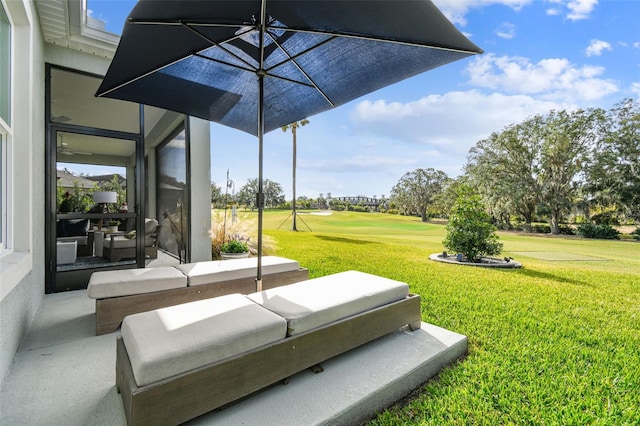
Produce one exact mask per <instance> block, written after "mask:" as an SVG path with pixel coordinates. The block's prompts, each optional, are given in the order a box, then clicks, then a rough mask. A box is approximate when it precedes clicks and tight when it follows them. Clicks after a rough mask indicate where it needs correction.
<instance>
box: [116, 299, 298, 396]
mask: <svg viewBox="0 0 640 426" xmlns="http://www.w3.org/2000/svg"><path fill="white" fill-rule="evenodd" d="M286 331H287V323H286V321H285V320H284V318H281V317H280V316H278V315H276V314H274V313H273V312H270V311H268V310H266V309H264V308H263V307H262V306H260V305H258V304H256V303H254V302H253V301H251V300H249V299H248V298H247V297H246V296H242V295H240V294H231V295H227V296H221V297H214V298H212V299H205V300H199V301H196V302H190V303H184V304H182V305H176V306H171V307H169V308H163V309H158V310H155V311H149V312H143V313H140V314H135V315H129V316H127V317H126V318H125V319H124V321H123V322H122V338H123V340H124V344H125V346H126V348H127V353H128V354H129V359H130V360H131V367H132V369H133V376H134V378H135V379H136V383H137V384H138V386H144V385H147V384H149V383H153V382H156V381H158V380H162V379H165V378H167V377H171V376H174V375H176V374H180V373H183V372H186V371H190V370H193V369H195V368H198V367H201V366H203V365H206V364H209V363H213V362H217V361H219V360H222V359H224V358H228V357H231V356H233V355H237V354H240V353H243V352H246V351H250V350H252V349H255V348H258V347H260V346H263V345H266V344H269V343H272V342H275V341H278V340H280V339H283V338H285V336H286Z"/></svg>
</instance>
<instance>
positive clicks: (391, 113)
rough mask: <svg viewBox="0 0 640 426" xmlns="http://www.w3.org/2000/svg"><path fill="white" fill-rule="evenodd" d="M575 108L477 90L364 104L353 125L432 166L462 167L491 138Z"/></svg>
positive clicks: (358, 107) (357, 109) (356, 111)
mask: <svg viewBox="0 0 640 426" xmlns="http://www.w3.org/2000/svg"><path fill="white" fill-rule="evenodd" d="M573 108H575V106H573V105H571V104H562V103H557V102H552V101H544V100H538V99H535V98H533V97H530V96H526V95H512V96H509V95H504V94H500V93H494V94H490V95H486V94H482V93H480V92H479V91H476V90H471V91H466V92H449V93H447V94H444V95H430V96H426V97H423V98H421V99H419V100H416V101H413V102H408V103H400V102H387V101H384V100H376V101H363V102H360V103H358V104H357V105H356V107H355V109H354V110H353V111H352V112H351V115H350V120H351V123H352V124H353V126H354V128H355V129H356V131H358V132H359V133H360V134H364V135H376V136H377V137H386V138H388V139H389V140H394V141H402V142H403V143H409V144H421V145H424V146H425V152H429V153H430V154H429V157H430V158H431V160H437V161H439V162H443V161H446V162H447V163H450V164H457V165H461V164H464V163H465V158H466V154H467V153H468V151H469V148H471V147H472V146H473V145H475V144H476V142H478V141H479V140H481V139H483V138H485V137H487V136H488V135H490V134H491V132H494V131H499V130H500V129H502V128H504V127H505V126H506V125H508V124H511V123H518V122H520V121H522V120H524V119H526V118H527V117H530V116H532V115H535V114H544V113H547V112H549V111H550V110H552V109H573ZM434 153H437V154H438V155H434ZM429 166H430V167H434V166H435V165H429ZM436 168H437V167H436Z"/></svg>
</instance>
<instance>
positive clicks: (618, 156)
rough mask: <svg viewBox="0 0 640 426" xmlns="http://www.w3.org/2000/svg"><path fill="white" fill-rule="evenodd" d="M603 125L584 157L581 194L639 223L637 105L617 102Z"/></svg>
mask: <svg viewBox="0 0 640 426" xmlns="http://www.w3.org/2000/svg"><path fill="white" fill-rule="evenodd" d="M603 123H604V125H603V126H602V137H601V138H600V139H599V140H598V141H597V143H596V144H595V146H594V149H593V150H592V152H591V154H590V155H589V157H588V158H589V161H588V162H587V165H586V179H585V180H586V185H585V192H586V193H587V194H588V196H589V198H590V202H591V204H592V205H596V206H600V207H607V206H615V208H616V210H618V213H620V214H624V215H626V216H627V217H628V218H630V219H633V220H635V221H637V222H640V104H639V103H638V102H635V101H634V100H632V99H625V100H623V101H621V102H620V103H618V104H616V105H615V106H614V107H613V108H612V109H611V110H610V111H609V112H608V114H606V117H605V118H604V119H603Z"/></svg>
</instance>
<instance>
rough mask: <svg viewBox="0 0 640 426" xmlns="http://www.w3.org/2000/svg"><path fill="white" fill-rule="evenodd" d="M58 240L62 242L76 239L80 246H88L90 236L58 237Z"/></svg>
mask: <svg viewBox="0 0 640 426" xmlns="http://www.w3.org/2000/svg"><path fill="white" fill-rule="evenodd" d="M56 240H57V241H58V242H60V243H71V242H74V241H76V242H77V243H78V245H79V246H86V245H88V242H89V237H87V236H86V235H83V236H76V237H58V238H56Z"/></svg>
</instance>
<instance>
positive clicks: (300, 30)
mask: <svg viewBox="0 0 640 426" xmlns="http://www.w3.org/2000/svg"><path fill="white" fill-rule="evenodd" d="M269 28H270V29H271V28H273V29H277V30H281V31H289V32H293V33H308V34H318V35H326V36H331V37H345V38H354V39H360V40H369V41H377V42H383V43H392V44H401V45H404V46H413V47H426V48H430V49H438V50H447V51H450V52H457V53H466V54H476V53H482V52H483V51H482V50H481V49H479V50H477V51H475V50H467V49H459V48H455V47H449V46H440V45H436V44H422V43H417V42H412V41H403V40H392V39H387V38H382V37H372V36H364V35H360V34H348V33H341V32H338V31H323V30H312V29H306V28H291V27H278V26H270V27H269Z"/></svg>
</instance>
